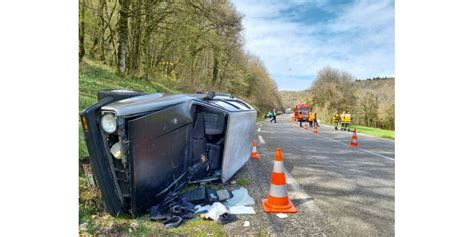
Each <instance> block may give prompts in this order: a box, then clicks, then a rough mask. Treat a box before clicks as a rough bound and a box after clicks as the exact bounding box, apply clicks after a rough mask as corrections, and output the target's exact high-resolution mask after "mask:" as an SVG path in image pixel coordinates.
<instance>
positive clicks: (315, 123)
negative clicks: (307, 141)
mask: <svg viewBox="0 0 474 237" xmlns="http://www.w3.org/2000/svg"><path fill="white" fill-rule="evenodd" d="M313 115H314V126H316V127H318V128H319V123H318V114H317V113H316V112H314V114H313Z"/></svg>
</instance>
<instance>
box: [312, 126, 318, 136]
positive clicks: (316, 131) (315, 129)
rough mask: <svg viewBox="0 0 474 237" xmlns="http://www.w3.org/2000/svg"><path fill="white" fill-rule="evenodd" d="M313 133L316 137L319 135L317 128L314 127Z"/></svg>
mask: <svg viewBox="0 0 474 237" xmlns="http://www.w3.org/2000/svg"><path fill="white" fill-rule="evenodd" d="M313 133H314V134H315V135H316V134H319V130H318V126H316V125H314V128H313Z"/></svg>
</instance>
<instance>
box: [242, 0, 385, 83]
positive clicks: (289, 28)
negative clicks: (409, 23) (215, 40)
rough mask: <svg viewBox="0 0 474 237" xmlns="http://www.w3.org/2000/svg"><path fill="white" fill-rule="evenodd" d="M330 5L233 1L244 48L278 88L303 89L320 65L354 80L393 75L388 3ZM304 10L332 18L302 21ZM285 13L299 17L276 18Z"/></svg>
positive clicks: (295, 0)
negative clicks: (240, 20)
mask: <svg viewBox="0 0 474 237" xmlns="http://www.w3.org/2000/svg"><path fill="white" fill-rule="evenodd" d="M330 3H331V2H330V1H325V0H322V1H309V0H299V1H298V0H293V1H289V2H286V3H282V2H271V1H269V0H257V1H242V0H236V1H234V5H235V6H236V8H237V10H238V11H239V12H241V13H243V14H244V15H245V17H244V19H243V25H244V29H245V30H244V38H245V41H246V49H247V50H249V51H250V52H252V53H253V54H255V55H257V56H259V57H260V58H261V59H262V61H263V62H264V64H265V66H266V67H267V69H268V71H269V73H270V74H271V75H272V76H273V78H274V79H275V81H276V82H277V84H278V86H279V88H280V89H306V88H308V87H309V86H310V85H311V82H312V80H313V79H314V78H315V77H316V74H317V71H318V70H319V69H321V68H322V67H324V66H326V65H331V66H334V67H337V68H340V69H344V70H346V71H348V72H350V73H352V74H354V75H355V76H356V77H357V78H367V77H373V76H393V74H394V35H393V34H394V19H393V18H394V9H393V2H392V1H388V0H380V1H367V0H361V1H355V2H353V3H351V4H349V5H346V6H343V7H339V6H333V5H331V4H330ZM308 6H311V7H315V6H316V7H319V8H321V9H324V10H325V11H328V12H331V13H333V14H335V17H333V18H331V19H329V20H326V21H318V20H316V19H315V20H314V21H313V22H310V21H304V20H307V19H304V17H305V15H304V14H303V13H301V12H302V10H304V9H305V7H308ZM286 10H293V12H295V11H296V12H297V14H300V13H301V14H303V15H301V16H299V18H300V19H299V20H298V19H297V18H296V19H295V17H294V16H295V14H294V13H293V14H291V17H288V14H286V15H285V14H283V13H282V12H283V11H286ZM306 14H307V13H306ZM306 17H307V15H306ZM311 17H315V16H311ZM316 17H317V16H316ZM292 82H294V83H292Z"/></svg>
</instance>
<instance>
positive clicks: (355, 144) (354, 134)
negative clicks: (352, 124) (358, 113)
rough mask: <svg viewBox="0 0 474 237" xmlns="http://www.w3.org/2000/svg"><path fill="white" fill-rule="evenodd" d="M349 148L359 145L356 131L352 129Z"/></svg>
mask: <svg viewBox="0 0 474 237" xmlns="http://www.w3.org/2000/svg"><path fill="white" fill-rule="evenodd" d="M351 146H352V147H357V146H359V144H358V143H357V130H356V129H355V128H354V133H352V140H351Z"/></svg>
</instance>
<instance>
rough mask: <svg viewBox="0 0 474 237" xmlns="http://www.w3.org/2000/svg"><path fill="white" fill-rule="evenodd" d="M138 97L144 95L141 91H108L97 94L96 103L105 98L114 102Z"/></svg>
mask: <svg viewBox="0 0 474 237" xmlns="http://www.w3.org/2000/svg"><path fill="white" fill-rule="evenodd" d="M139 95H146V93H145V92H143V91H137V90H128V89H108V90H101V91H99V92H97V101H101V100H103V99H105V98H107V97H112V98H114V101H117V100H123V99H127V98H131V97H135V96H139Z"/></svg>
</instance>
